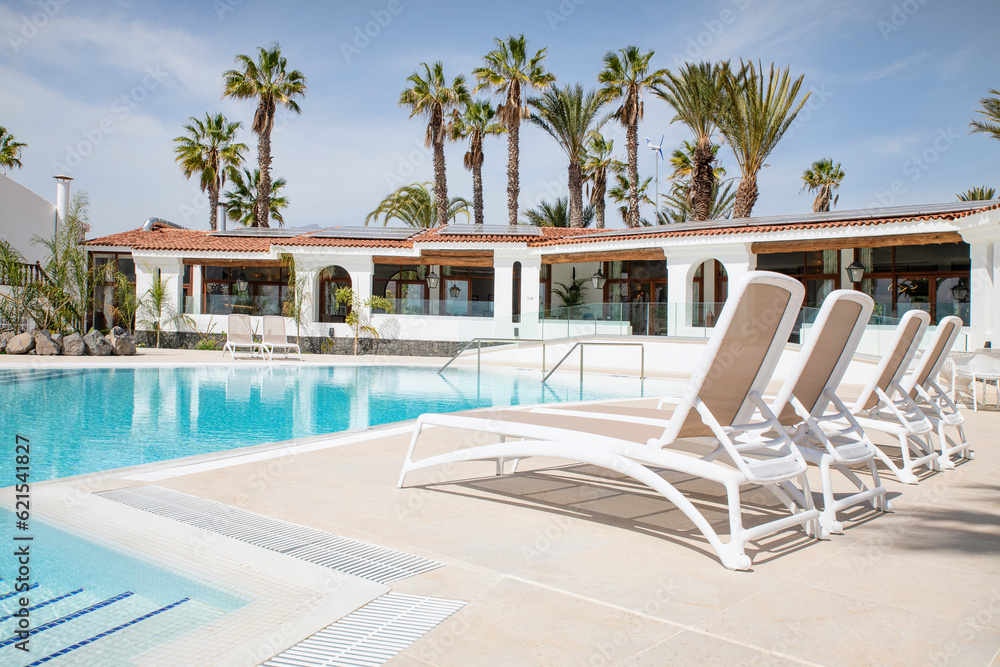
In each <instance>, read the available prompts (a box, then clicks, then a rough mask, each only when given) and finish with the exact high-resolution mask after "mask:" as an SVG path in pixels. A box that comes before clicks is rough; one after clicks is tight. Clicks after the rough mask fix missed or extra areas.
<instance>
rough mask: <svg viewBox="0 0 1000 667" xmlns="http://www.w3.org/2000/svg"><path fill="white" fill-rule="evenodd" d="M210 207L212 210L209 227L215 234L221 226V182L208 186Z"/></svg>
mask: <svg viewBox="0 0 1000 667" xmlns="http://www.w3.org/2000/svg"><path fill="white" fill-rule="evenodd" d="M208 205H209V207H210V208H211V209H212V211H211V213H210V214H209V216H208V226H209V227H210V228H211V229H212V231H213V232H214V231H215V230H216V229H218V228H219V227H218V225H219V181H218V180H216V181H215V182H214V183H212V184H211V185H209V186H208Z"/></svg>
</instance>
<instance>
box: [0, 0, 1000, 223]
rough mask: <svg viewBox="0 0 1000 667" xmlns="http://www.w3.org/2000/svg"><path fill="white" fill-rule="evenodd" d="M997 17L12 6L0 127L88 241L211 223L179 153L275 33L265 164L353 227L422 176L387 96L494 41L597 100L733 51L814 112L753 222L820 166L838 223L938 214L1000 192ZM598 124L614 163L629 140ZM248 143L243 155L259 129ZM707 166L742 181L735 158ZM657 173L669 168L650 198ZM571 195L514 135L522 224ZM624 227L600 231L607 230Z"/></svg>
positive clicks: (589, 3) (537, 7)
mask: <svg viewBox="0 0 1000 667" xmlns="http://www.w3.org/2000/svg"><path fill="white" fill-rule="evenodd" d="M998 19H1000V3H997V2H996V1H995V0H964V1H956V2H949V3H945V2H942V1H941V0H902V1H901V0H812V1H810V0H804V1H802V2H795V3H792V2H782V1H780V0H713V1H710V2H698V3H692V2H673V1H670V2H629V1H627V0H619V1H616V2H611V1H605V0H548V1H546V0H542V1H540V2H523V1H518V0H509V1H508V2H505V3H502V4H500V5H498V4H496V3H457V2H455V3H449V2H434V1H430V0H375V1H373V2H336V3H330V2H323V3H320V2H315V3H280V4H279V3H274V2H262V1H258V0H203V1H201V2H171V3H165V2H125V1H117V2H113V1H112V2H107V1H106V2H88V1H87V0H3V2H0V125H2V126H5V127H7V128H8V129H9V130H10V131H11V132H13V133H14V135H15V136H16V137H17V138H18V139H20V140H21V141H24V142H26V143H28V144H29V147H28V148H27V149H26V150H25V152H24V155H23V162H24V168H23V169H20V170H17V171H14V172H13V173H11V174H9V175H10V176H11V177H12V178H14V180H16V181H18V182H20V183H21V184H23V185H25V186H26V187H28V188H30V189H31V190H33V191H35V192H37V193H39V194H41V195H43V196H45V197H46V198H48V199H54V193H55V185H54V181H53V180H52V176H53V175H55V174H56V173H57V172H58V171H66V172H67V173H69V175H71V176H72V177H73V178H74V179H75V180H74V183H73V186H74V189H75V190H80V189H82V190H86V191H87V192H88V193H89V194H90V198H91V202H92V205H91V217H92V222H93V225H94V232H95V233H97V234H104V233H111V232H115V231H121V230H125V229H132V228H136V227H138V226H139V225H141V224H142V221H143V220H145V219H146V218H148V217H151V216H156V217H161V218H165V219H168V220H172V221H174V222H177V223H179V224H183V225H185V226H189V227H192V228H199V229H203V228H207V225H208V222H207V218H208V216H207V208H206V205H205V203H204V199H203V197H202V196H201V195H200V192H199V190H198V187H197V184H196V182H195V181H188V180H186V179H185V178H184V177H183V175H182V174H181V172H180V170H179V169H178V168H177V165H176V164H175V162H174V155H173V143H172V139H173V138H174V137H176V136H178V135H179V134H181V133H182V131H183V130H182V125H183V124H184V123H185V122H187V121H188V118H189V117H190V116H199V117H200V116H203V115H204V113H205V112H206V111H213V112H214V111H222V112H224V113H225V114H226V115H227V116H228V117H229V118H230V119H233V120H241V121H243V122H244V124H245V125H249V123H250V121H251V120H252V117H253V105H251V104H250V103H248V102H238V101H234V100H223V99H221V92H222V72H223V71H225V70H226V69H229V68H230V67H232V66H233V57H234V56H235V55H236V54H238V53H252V52H254V50H255V48H256V47H258V46H266V45H269V44H270V43H271V42H274V41H279V42H280V43H281V47H282V52H283V53H284V54H285V56H286V57H287V59H288V62H289V65H290V66H291V67H294V68H297V69H300V70H301V71H302V72H303V73H304V74H305V75H306V77H307V78H308V85H309V92H308V95H307V96H306V98H305V99H304V100H302V101H301V106H302V114H301V115H300V116H295V115H291V114H287V113H284V114H281V115H280V116H279V123H278V129H277V130H276V132H275V135H274V137H273V141H272V151H273V156H274V166H273V171H274V173H275V174H276V175H278V176H283V177H285V178H286V179H287V180H288V182H289V185H288V188H287V195H288V197H289V199H290V200H291V206H290V208H289V209H288V211H287V213H286V215H285V221H286V225H289V226H304V225H310V224H320V225H324V226H325V225H356V224H363V222H364V217H365V215H366V214H367V213H368V212H369V211H371V210H372V209H373V208H374V207H375V206H376V205H377V203H378V202H379V201H380V200H381V199H382V197H383V196H384V195H385V194H387V193H388V192H389V191H390V190H392V189H394V188H395V187H396V186H398V185H399V184H400V183H404V182H405V183H409V182H414V181H429V180H432V178H433V170H432V166H431V161H430V157H429V154H428V153H427V152H426V151H425V149H424V148H423V136H424V124H423V122H422V121H421V120H420V119H418V118H414V119H412V120H408V118H407V115H408V114H407V112H406V111H404V110H403V109H400V108H399V107H398V106H397V104H396V102H397V99H398V97H399V93H400V91H401V90H402V89H403V88H404V87H406V77H407V76H408V75H409V74H410V73H411V72H412V71H413V70H414V69H415V68H416V67H417V66H418V65H419V64H420V63H421V62H425V61H426V62H433V61H436V60H441V61H443V62H444V65H445V72H446V74H447V75H448V76H449V77H451V76H454V75H456V74H459V73H465V74H466V76H468V75H469V73H470V72H471V70H472V68H474V67H476V66H477V65H479V64H480V62H481V60H482V56H483V54H485V53H486V52H488V51H489V50H491V49H492V47H493V40H494V38H495V37H505V36H507V35H509V34H518V33H524V34H525V36H526V37H527V38H528V42H529V46H530V47H532V48H541V47H548V56H547V58H546V61H545V62H546V65H547V67H548V68H549V69H550V71H552V72H553V73H554V74H555V75H556V77H557V79H558V81H559V83H574V82H577V81H579V82H582V83H583V84H584V85H585V86H596V76H597V72H598V71H599V70H600V68H601V61H602V57H603V55H604V54H605V53H606V52H607V51H608V50H612V49H618V48H622V47H624V46H626V45H629V44H638V45H640V46H642V47H644V48H646V49H654V50H655V51H656V54H655V56H654V58H653V64H654V66H657V67H669V68H675V67H677V65H678V64H680V63H683V62H684V61H686V60H693V61H697V60H713V61H714V60H721V59H733V60H739V59H740V58H743V59H753V60H761V61H762V62H763V63H764V64H765V65H767V64H769V63H771V62H774V63H776V64H778V65H779V66H781V67H785V66H789V65H790V66H791V70H792V73H793V74H794V75H799V74H802V75H804V76H805V82H804V89H806V90H811V91H812V98H811V100H810V101H809V102H808V103H807V106H806V108H805V109H804V110H803V111H802V112H801V113H800V116H799V118H798V120H797V122H796V125H795V126H794V128H793V130H792V131H791V132H790V133H789V134H788V135H786V138H785V139H784V140H783V141H782V142H781V144H779V146H778V148H777V149H776V150H775V151H774V152H773V153H772V154H771V156H770V158H769V160H768V163H769V165H770V166H768V167H767V168H766V169H764V170H763V171H762V172H761V174H760V176H759V179H758V182H759V187H760V198H759V200H758V202H757V205H756V207H755V209H754V214H755V215H778V214H789V213H799V212H807V211H809V210H810V207H811V203H812V197H811V196H810V195H809V194H808V193H800V192H799V190H800V187H801V174H802V171H803V170H804V169H805V168H807V167H808V166H809V165H810V164H811V163H812V162H813V161H814V160H816V159H818V158H821V157H832V158H833V159H834V160H835V161H838V162H840V163H841V164H842V165H843V169H844V171H845V172H846V174H847V177H846V178H845V179H844V182H843V184H842V187H841V189H840V202H839V204H838V206H837V209H839V210H846V209H854V208H870V207H875V206H882V205H899V204H921V203H932V202H934V203H936V202H946V201H952V200H954V199H955V194H956V193H957V192H960V191H964V190H965V189H967V188H969V187H972V186H975V185H990V186H994V187H1000V173H998V171H1000V170H998V166H1000V142H997V141H994V140H991V139H989V138H987V137H985V136H984V135H969V134H968V133H967V130H968V123H969V121H970V119H971V118H972V117H973V113H974V111H975V109H977V108H978V102H979V99H980V98H981V97H983V96H985V95H986V94H987V91H988V89H990V88H1000V59H998V58H997V57H996V46H995V44H996V29H997V26H1000V20H998ZM481 95H485V92H484V93H481ZM672 116H673V114H672V111H671V110H670V108H669V107H668V106H667V105H666V104H664V103H663V102H662V101H661V100H659V99H658V98H655V97H652V96H648V97H647V98H646V103H645V120H644V121H643V123H642V125H641V127H640V130H639V136H640V164H639V169H640V174H642V175H643V176H652V175H653V174H654V168H655V163H654V159H653V155H652V153H651V152H650V151H648V150H646V149H645V148H644V142H643V141H642V137H647V136H648V137H650V138H651V139H653V140H654V141H655V140H656V139H658V138H659V137H660V136H661V135H664V134H665V135H666V140H665V148H669V147H674V146H677V145H679V144H680V142H681V141H683V140H684V139H686V138H688V134H687V131H686V129H685V128H684V127H683V126H682V125H680V124H678V123H674V124H671V123H670V120H671V118H672ZM606 130H607V132H606V133H607V134H610V135H611V136H614V137H616V148H618V149H619V151H620V152H621V155H622V156H624V132H623V131H622V130H621V129H620V128H619V127H618V126H615V125H608V126H606ZM242 140H243V141H244V142H245V143H247V144H248V145H249V146H250V149H251V150H250V151H249V154H248V157H249V160H250V161H251V162H253V163H255V162H256V149H255V146H256V141H255V137H253V136H252V135H251V134H250V132H249V131H248V130H247V131H246V132H245V133H244V134H243V136H242ZM464 151H465V147H464V146H463V145H460V144H451V145H449V146H448V148H447V152H446V155H447V164H448V184H449V194H452V195H456V194H457V195H463V196H466V197H468V198H470V199H471V195H472V179H471V175H470V174H469V172H467V171H465V170H464V169H463V168H462V155H463V153H464ZM485 152H486V162H485V166H484V186H485V204H486V221H487V222H488V223H495V224H496V223H505V222H506V193H505V188H506V138H505V137H499V138H494V139H491V140H489V141H488V142H487V144H486V147H485ZM720 155H721V161H722V165H723V166H724V167H726V169H727V171H728V173H729V175H730V176H733V175H737V174H738V167H737V165H736V163H735V160H734V158H733V157H732V154H731V153H730V152H729V151H728V147H723V149H722V151H721V152H720ZM668 171H669V169H668V168H665V167H664V166H663V165H661V168H660V176H661V186H660V190H661V192H663V191H665V190H666V189H667V187H668V184H667V182H666V180H665V175H666V173H667V172H668ZM565 182H566V164H565V158H564V156H563V153H562V151H561V150H560V149H559V148H558V146H557V145H556V144H555V143H554V142H553V141H552V140H551V139H549V138H548V136H547V135H545V134H544V133H542V132H541V131H540V130H538V129H535V128H531V127H525V128H524V129H522V132H521V200H520V205H521V208H522V210H523V209H524V208H528V207H531V206H534V205H536V204H537V203H538V202H539V201H541V200H546V199H552V198H553V197H555V196H558V195H561V194H564V193H565V190H566V185H565ZM609 206H610V202H609ZM644 213H645V214H646V215H649V214H650V213H651V211H645V212H644ZM615 215H616V214H614V215H612V214H610V213H609V218H608V219H609V224H614V225H620V224H621V223H620V222H618V221H617V220H615V217H614V216H615ZM612 221H614V222H612Z"/></svg>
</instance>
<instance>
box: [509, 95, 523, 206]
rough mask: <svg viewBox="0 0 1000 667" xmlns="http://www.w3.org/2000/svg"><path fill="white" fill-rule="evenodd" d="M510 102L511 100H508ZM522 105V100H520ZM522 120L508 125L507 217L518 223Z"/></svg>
mask: <svg viewBox="0 0 1000 667" xmlns="http://www.w3.org/2000/svg"><path fill="white" fill-rule="evenodd" d="M508 104H510V102H508ZM518 105H520V102H518ZM520 129H521V121H520V119H517V120H515V121H514V122H512V123H510V124H509V125H508V126H507V218H508V224H510V225H516V224H517V198H518V196H519V195H520V194H521V184H520V182H519V180H518V171H519V169H520V165H519V163H518V135H519V134H520Z"/></svg>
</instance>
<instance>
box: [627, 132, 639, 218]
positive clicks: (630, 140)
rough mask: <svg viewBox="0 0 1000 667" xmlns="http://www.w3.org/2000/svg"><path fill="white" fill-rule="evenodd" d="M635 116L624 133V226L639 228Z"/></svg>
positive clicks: (637, 135)
mask: <svg viewBox="0 0 1000 667" xmlns="http://www.w3.org/2000/svg"><path fill="white" fill-rule="evenodd" d="M636 115H637V114H636ZM636 115H633V117H632V122H631V123H629V124H628V130H627V131H626V132H625V143H626V144H628V219H627V220H626V221H625V224H626V225H627V226H628V227H638V226H639V122H638V119H637V118H636Z"/></svg>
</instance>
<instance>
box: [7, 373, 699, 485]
mask: <svg viewBox="0 0 1000 667" xmlns="http://www.w3.org/2000/svg"><path fill="white" fill-rule="evenodd" d="M679 386H680V385H679V384H678V383H676V382H672V381H668V380H655V381H652V380H645V381H640V380H638V379H636V378H626V377H607V376H600V377H598V376H588V378H587V380H586V381H585V382H584V383H583V384H582V385H581V383H580V381H579V378H578V377H577V376H576V375H575V374H570V373H567V374H563V375H559V374H556V375H554V376H553V377H552V378H550V379H549V381H548V382H546V383H544V384H543V383H541V382H540V377H539V373H538V371H517V370H506V369H502V370H491V371H489V372H484V373H483V374H481V375H477V374H476V372H475V371H474V370H471V369H463V368H456V369H449V370H448V371H446V372H445V373H443V374H438V373H437V372H436V370H435V369H433V368H421V367H412V366H291V365H275V366H264V365H261V366H250V365H246V366H197V367H153V368H151V367H142V368H101V369H93V368H59V369H56V368H30V369H0V395H2V396H3V397H4V401H3V402H2V404H0V432H2V433H5V434H9V435H10V437H9V438H8V440H9V442H10V443H13V442H14V437H13V436H14V434H17V435H21V436H23V437H25V438H28V439H29V440H30V442H31V480H32V481H35V482H37V481H41V480H46V479H54V478H57V477H66V476H69V475H76V474H81V473H88V472H96V471H100V470H108V469H111V468H120V467H125V466H131V465H137V464H140V463H149V462H153V461H162V460H166V459H173V458H178V457H182V456H190V455H193V454H201V453H206V452H215V451H221V450H225V449H231V448H234V447H241V446H248V445H259V444H264V443H268V442H275V441H280V440H288V439H291V438H300V437H306V436H311V435H319V434H323V433H333V432H337V431H346V430H351V429H361V428H368V427H369V426H374V425H378V424H387V423H391V422H396V421H402V420H406V419H414V418H416V417H418V416H419V415H421V414H423V413H425V412H453V411H456V410H468V409H471V408H477V407H491V406H509V405H525V404H535V403H553V402H561V401H576V400H597V399H610V398H632V397H639V396H642V395H664V394H668V393H674V392H676V390H677V388H678V387H679ZM12 448H13V444H11V445H10V449H11V451H10V452H4V455H5V456H7V457H8V458H7V460H11V458H10V457H12V456H13V449H12ZM12 468H13V466H6V465H4V466H2V472H0V487H2V486H9V485H11V484H13V483H14V471H13V469H12Z"/></svg>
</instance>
